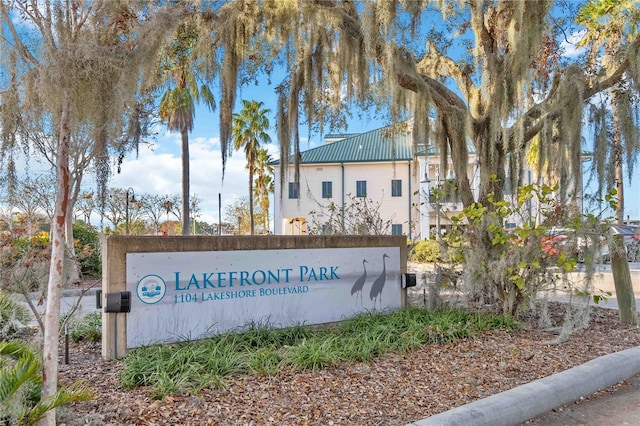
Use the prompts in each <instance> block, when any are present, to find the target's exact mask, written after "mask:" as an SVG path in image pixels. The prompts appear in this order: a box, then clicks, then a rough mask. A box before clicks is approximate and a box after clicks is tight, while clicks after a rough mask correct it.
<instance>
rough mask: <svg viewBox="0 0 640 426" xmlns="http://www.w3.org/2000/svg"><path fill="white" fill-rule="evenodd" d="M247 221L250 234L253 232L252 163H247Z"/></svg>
mask: <svg viewBox="0 0 640 426" xmlns="http://www.w3.org/2000/svg"><path fill="white" fill-rule="evenodd" d="M249 223H250V224H251V235H253V233H254V226H255V223H254V220H253V163H252V162H250V163H249Z"/></svg>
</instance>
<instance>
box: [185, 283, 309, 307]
mask: <svg viewBox="0 0 640 426" xmlns="http://www.w3.org/2000/svg"><path fill="white" fill-rule="evenodd" d="M308 292H309V286H308V285H297V286H294V287H274V288H264V287H262V288H259V289H257V291H256V290H255V289H250V290H234V291H220V292H210V293H206V292H201V293H200V294H198V293H180V294H175V295H174V296H173V303H191V302H209V301H215V300H231V299H245V298H250V297H263V296H284V295H287V294H302V293H308Z"/></svg>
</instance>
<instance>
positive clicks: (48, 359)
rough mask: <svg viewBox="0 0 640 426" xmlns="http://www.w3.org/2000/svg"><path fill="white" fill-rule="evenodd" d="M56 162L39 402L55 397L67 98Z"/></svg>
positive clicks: (47, 420) (49, 420) (48, 418)
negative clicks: (40, 399) (54, 202)
mask: <svg viewBox="0 0 640 426" xmlns="http://www.w3.org/2000/svg"><path fill="white" fill-rule="evenodd" d="M58 131H59V134H58V156H57V160H56V171H57V174H56V205H55V210H54V216H53V221H52V223H51V265H50V267H49V282H48V285H47V307H46V312H45V320H44V342H43V363H42V366H43V367H42V399H45V398H50V397H52V396H53V395H55V393H56V391H57V386H58V337H59V325H58V321H59V319H60V297H61V295H62V284H63V282H64V275H65V271H64V263H65V262H64V258H65V234H64V231H65V229H64V228H65V221H66V216H67V209H68V207H69V206H68V203H69V135H70V131H69V95H68V94H66V95H65V98H64V99H63V102H62V111H61V114H60V128H59V130H58ZM40 424H41V425H55V424H56V413H55V410H50V411H48V412H47V414H46V415H45V417H44V418H43V420H42V421H41V422H40Z"/></svg>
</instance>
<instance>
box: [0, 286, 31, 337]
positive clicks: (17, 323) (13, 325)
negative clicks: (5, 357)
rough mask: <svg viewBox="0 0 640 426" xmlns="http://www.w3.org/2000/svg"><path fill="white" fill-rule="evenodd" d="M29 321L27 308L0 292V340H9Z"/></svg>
mask: <svg viewBox="0 0 640 426" xmlns="http://www.w3.org/2000/svg"><path fill="white" fill-rule="evenodd" d="M30 319H31V317H30V316H29V311H28V310H27V308H25V307H24V306H22V305H20V304H19V303H17V302H15V301H14V300H13V299H11V296H10V295H9V294H8V293H5V292H3V291H2V290H0V340H6V339H11V338H13V337H14V336H16V335H17V334H19V333H20V331H21V330H23V329H24V327H26V325H27V324H28V323H29V320H30Z"/></svg>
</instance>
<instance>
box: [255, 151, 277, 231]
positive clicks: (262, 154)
mask: <svg viewBox="0 0 640 426" xmlns="http://www.w3.org/2000/svg"><path fill="white" fill-rule="evenodd" d="M271 160H272V158H271V155H269V152H268V151H267V149H266V148H264V149H260V150H258V156H257V158H256V166H255V172H256V179H255V186H254V188H253V196H254V197H255V198H256V200H258V203H259V204H260V210H261V211H262V219H263V221H262V222H263V223H262V225H263V227H264V232H265V233H268V232H269V228H270V223H269V194H271V193H273V178H272V177H271V175H273V167H272V166H271V164H269V163H271Z"/></svg>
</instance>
